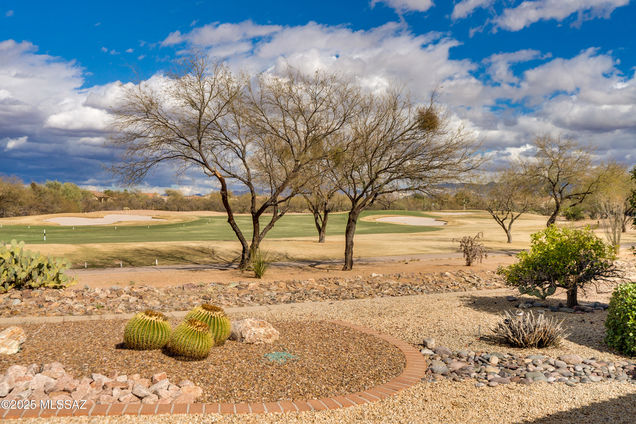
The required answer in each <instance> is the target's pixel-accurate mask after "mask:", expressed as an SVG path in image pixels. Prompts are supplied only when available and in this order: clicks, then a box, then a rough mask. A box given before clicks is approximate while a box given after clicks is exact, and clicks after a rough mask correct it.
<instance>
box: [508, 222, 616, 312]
mask: <svg viewBox="0 0 636 424" xmlns="http://www.w3.org/2000/svg"><path fill="white" fill-rule="evenodd" d="M531 238H532V242H531V246H530V250H529V251H523V252H520V253H519V254H518V255H517V258H518V259H519V262H517V263H516V264H513V265H510V266H509V267H505V268H503V267H502V268H499V270H497V273H498V274H500V275H502V276H503V277H504V278H505V279H506V282H507V283H508V284H509V285H511V286H513V287H517V288H518V289H519V292H520V293H522V294H529V295H531V296H536V297H539V298H541V299H545V298H546V297H547V296H550V295H552V294H554V292H555V291H556V289H557V287H560V288H564V289H566V290H567V296H568V301H567V302H568V306H570V307H572V306H575V305H577V303H578V301H577V292H578V289H579V288H581V289H583V288H584V287H585V285H586V284H588V283H590V282H593V281H600V280H603V279H606V278H611V277H616V276H618V271H617V269H616V268H615V267H614V264H613V260H614V249H613V247H612V246H610V245H608V244H606V243H604V242H603V240H601V239H600V238H598V237H597V236H596V235H595V234H594V233H593V232H592V230H590V229H589V228H585V229H582V230H579V229H570V228H557V227H556V226H554V225H551V226H550V227H548V228H546V229H545V230H543V231H539V232H537V233H534V234H532V236H531Z"/></svg>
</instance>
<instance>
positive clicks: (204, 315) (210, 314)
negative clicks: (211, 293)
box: [186, 303, 232, 345]
mask: <svg viewBox="0 0 636 424" xmlns="http://www.w3.org/2000/svg"><path fill="white" fill-rule="evenodd" d="M190 318H192V319H196V320H199V321H202V322H204V323H206V324H207V326H208V327H209V329H210V333H212V337H213V338H214V343H215V344H216V345H222V344H223V343H225V341H226V340H227V338H228V337H230V331H231V330H232V325H231V323H230V319H229V318H228V317H227V315H226V314H225V311H224V310H223V309H221V308H219V307H218V306H214V305H209V304H207V303H204V304H203V305H201V306H197V307H196V308H194V309H193V310H191V311H190V312H188V314H187V315H186V319H190Z"/></svg>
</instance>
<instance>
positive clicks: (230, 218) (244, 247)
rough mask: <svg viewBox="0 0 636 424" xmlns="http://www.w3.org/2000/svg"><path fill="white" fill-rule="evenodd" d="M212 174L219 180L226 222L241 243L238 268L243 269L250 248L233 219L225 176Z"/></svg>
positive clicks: (248, 258) (247, 261)
mask: <svg viewBox="0 0 636 424" xmlns="http://www.w3.org/2000/svg"><path fill="white" fill-rule="evenodd" d="M214 175H215V177H216V178H217V180H219V183H220V184H221V191H220V193H221V201H222V202H223V207H224V208H225V212H226V214H227V222H228V224H230V227H232V231H234V234H236V237H237V238H238V239H239V242H240V243H241V261H240V262H239V269H245V268H247V265H248V264H249V260H250V256H249V255H250V249H249V246H248V245H247V240H245V237H244V236H243V233H242V232H241V229H240V228H239V226H238V224H237V223H236V220H235V219H234V212H232V207H231V206H230V199H229V194H228V190H227V184H226V182H225V178H224V177H223V176H222V175H221V174H220V173H218V172H215V173H214Z"/></svg>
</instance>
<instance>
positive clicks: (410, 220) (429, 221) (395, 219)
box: [375, 215, 446, 227]
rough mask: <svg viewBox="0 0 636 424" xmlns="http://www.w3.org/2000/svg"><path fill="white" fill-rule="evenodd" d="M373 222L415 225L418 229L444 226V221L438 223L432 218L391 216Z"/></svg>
mask: <svg viewBox="0 0 636 424" xmlns="http://www.w3.org/2000/svg"><path fill="white" fill-rule="evenodd" d="M375 221H379V222H389V223H391V224H402V225H415V226H418V227H420V226H421V227H439V226H442V225H446V222H444V221H438V220H437V219H433V218H426V217H423V216H403V215H393V216H382V217H379V218H376V219H375Z"/></svg>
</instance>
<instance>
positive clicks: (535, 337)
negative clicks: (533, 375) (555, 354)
mask: <svg viewBox="0 0 636 424" xmlns="http://www.w3.org/2000/svg"><path fill="white" fill-rule="evenodd" d="M562 323H563V321H557V320H556V319H554V318H546V317H545V315H544V314H537V315H534V314H533V313H532V311H528V312H522V311H519V312H518V313H516V314H514V313H511V312H509V311H505V312H504V314H503V316H502V317H501V321H499V322H498V323H497V325H496V326H495V327H494V328H493V329H492V331H493V333H494V335H495V338H496V339H499V341H501V342H504V343H507V344H509V345H510V346H513V347H536V348H542V347H549V346H558V345H559V343H560V340H561V338H562V337H565V336H566V335H565V332H564V330H563V328H562V327H561V324H562Z"/></svg>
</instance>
